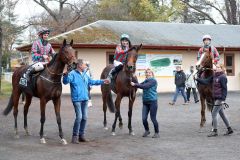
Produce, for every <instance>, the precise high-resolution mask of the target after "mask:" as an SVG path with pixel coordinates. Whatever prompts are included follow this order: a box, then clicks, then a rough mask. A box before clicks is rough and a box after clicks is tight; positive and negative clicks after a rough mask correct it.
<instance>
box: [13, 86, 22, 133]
mask: <svg viewBox="0 0 240 160" xmlns="http://www.w3.org/2000/svg"><path fill="white" fill-rule="evenodd" d="M20 95H21V92H20V90H19V89H17V90H16V89H14V90H13V106H14V109H13V116H14V123H15V125H14V128H15V138H19V135H18V127H17V116H18V101H19V98H20Z"/></svg>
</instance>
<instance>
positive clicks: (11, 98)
mask: <svg viewBox="0 0 240 160" xmlns="http://www.w3.org/2000/svg"><path fill="white" fill-rule="evenodd" d="M12 108H13V95H11V97H10V98H9V101H8V105H7V107H6V108H5V110H4V111H3V115H5V116H7V115H8V114H9V113H10V112H11V111H12Z"/></svg>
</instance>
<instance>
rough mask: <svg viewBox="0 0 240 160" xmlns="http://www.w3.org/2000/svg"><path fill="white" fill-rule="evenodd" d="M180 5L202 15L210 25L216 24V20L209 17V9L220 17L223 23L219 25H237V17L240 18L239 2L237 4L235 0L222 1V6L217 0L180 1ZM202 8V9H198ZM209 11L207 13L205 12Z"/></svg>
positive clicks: (238, 21) (239, 21)
mask: <svg viewBox="0 0 240 160" xmlns="http://www.w3.org/2000/svg"><path fill="white" fill-rule="evenodd" d="M180 1H181V2H182V3H184V4H185V5H186V6H188V7H189V8H191V9H193V10H195V11H196V12H198V13H199V14H200V15H202V16H203V17H204V18H205V20H209V21H211V22H212V23H214V24H216V23H217V22H216V20H215V19H214V18H213V17H212V16H211V10H209V7H210V8H211V9H215V10H216V11H217V12H218V13H219V15H220V16H221V17H222V19H223V21H224V22H221V23H227V24H233V25H236V24H239V23H240V20H238V17H239V16H240V13H239V2H238V3H237V1H236V0H224V1H223V2H224V3H223V4H224V5H222V4H219V0H218V1H217V0H214V1H210V0H199V1H198V0H192V1H191V0H180ZM200 6H203V7H200ZM206 9H207V10H209V12H207V11H206Z"/></svg>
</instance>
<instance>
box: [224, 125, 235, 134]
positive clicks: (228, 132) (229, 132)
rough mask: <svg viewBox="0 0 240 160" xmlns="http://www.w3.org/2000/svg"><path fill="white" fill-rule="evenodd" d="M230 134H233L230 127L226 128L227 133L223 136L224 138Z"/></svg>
mask: <svg viewBox="0 0 240 160" xmlns="http://www.w3.org/2000/svg"><path fill="white" fill-rule="evenodd" d="M230 134H233V130H232V128H231V127H229V128H228V130H227V132H226V133H225V134H224V136H227V135H230Z"/></svg>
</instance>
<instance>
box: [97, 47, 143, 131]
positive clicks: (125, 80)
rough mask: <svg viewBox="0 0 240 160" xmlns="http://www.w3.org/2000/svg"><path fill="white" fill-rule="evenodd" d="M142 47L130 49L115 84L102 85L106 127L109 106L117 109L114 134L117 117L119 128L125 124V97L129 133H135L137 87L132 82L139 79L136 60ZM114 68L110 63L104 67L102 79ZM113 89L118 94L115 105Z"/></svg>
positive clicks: (112, 109)
mask: <svg viewBox="0 0 240 160" xmlns="http://www.w3.org/2000/svg"><path fill="white" fill-rule="evenodd" d="M141 47H142V45H140V46H134V47H132V48H130V49H129V50H128V52H127V57H126V62H125V64H124V65H123V69H122V70H121V71H120V72H119V73H118V75H117V76H116V81H115V82H114V85H112V84H103V85H102V86H101V91H102V100H103V112H104V121H103V124H104V127H105V129H107V120H106V111H107V106H108V108H109V110H110V112H114V111H115V110H116V111H115V120H114V123H113V125H112V135H115V128H116V122H117V119H119V128H122V126H123V123H122V116H121V113H120V103H121V100H122V98H123V97H128V98H129V105H128V107H129V110H128V129H129V134H130V135H134V132H133V130H132V124H131V121H132V107H133V103H134V101H135V97H136V91H137V89H136V88H135V87H132V86H131V85H130V82H131V81H135V82H136V81H137V77H136V76H134V73H135V71H136V61H137V58H138V51H139V50H140V49H141ZM113 68H114V66H113V65H109V66H107V67H106V68H104V70H103V72H102V74H101V79H105V78H107V76H108V74H109V72H110V71H111V69H113ZM111 90H112V91H113V92H114V93H115V94H117V98H116V100H115V105H114V104H113V99H112V93H111Z"/></svg>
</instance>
